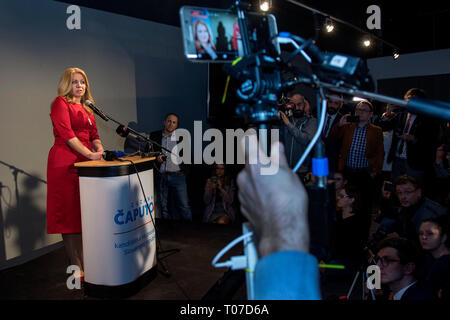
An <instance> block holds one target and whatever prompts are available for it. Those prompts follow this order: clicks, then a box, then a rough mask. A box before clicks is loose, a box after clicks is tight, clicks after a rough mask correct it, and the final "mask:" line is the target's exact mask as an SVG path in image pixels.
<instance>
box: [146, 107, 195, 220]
mask: <svg viewBox="0 0 450 320" xmlns="http://www.w3.org/2000/svg"><path fill="white" fill-rule="evenodd" d="M178 121H179V117H178V115H177V114H175V113H169V114H167V115H166V117H165V118H164V129H163V130H159V131H154V132H152V133H150V139H151V140H153V141H156V142H157V143H159V144H161V145H162V146H163V147H164V148H165V149H166V150H172V152H173V153H175V154H177V152H176V145H177V143H178V142H177V138H176V135H175V130H176V129H177V128H178ZM174 135H175V139H172V137H173V136H174ZM166 150H164V149H161V148H160V147H158V146H157V145H154V146H153V151H155V152H161V154H160V155H159V156H158V157H157V158H156V164H157V166H158V167H159V168H158V173H159V174H157V176H156V179H155V180H156V191H157V195H158V200H159V204H160V210H161V215H162V218H163V219H175V217H173V216H170V214H169V208H168V201H169V195H172V197H173V200H174V201H175V207H176V209H177V211H178V214H179V215H180V216H181V219H182V220H187V221H192V212H191V209H190V206H189V199H188V193H187V185H186V176H185V171H186V168H185V165H184V164H183V163H182V164H180V165H178V164H176V163H174V162H173V161H172V158H171V155H170V154H169V152H167V151H166Z"/></svg>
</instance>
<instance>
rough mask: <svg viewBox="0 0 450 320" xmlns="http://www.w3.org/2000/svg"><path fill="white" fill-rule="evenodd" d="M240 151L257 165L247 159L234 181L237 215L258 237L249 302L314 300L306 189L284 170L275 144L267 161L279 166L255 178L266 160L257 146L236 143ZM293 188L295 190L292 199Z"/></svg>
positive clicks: (314, 263) (317, 293) (313, 261)
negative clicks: (237, 206) (238, 202)
mask: <svg viewBox="0 0 450 320" xmlns="http://www.w3.org/2000/svg"><path fill="white" fill-rule="evenodd" d="M241 147H243V149H244V151H245V154H246V158H247V159H248V158H249V157H250V158H251V157H255V155H256V154H259V155H260V158H259V159H258V161H252V160H250V161H247V164H246V166H245V168H244V169H243V170H242V171H241V172H240V173H239V175H238V178H237V184H238V187H239V194H238V195H239V200H240V204H241V211H242V213H243V215H244V216H245V217H246V218H247V219H248V220H249V222H250V223H251V225H252V226H253V228H254V230H255V233H256V234H257V236H258V247H257V250H258V255H259V261H258V263H257V264H256V268H255V299H256V300H292V299H298V300H316V299H320V297H321V294H320V282H319V268H318V266H317V263H318V262H317V259H316V258H315V257H314V256H313V255H312V254H310V253H309V243H310V237H309V226H308V194H307V192H306V189H305V188H304V186H303V184H302V183H301V181H300V179H299V177H298V176H297V175H296V174H294V173H293V172H292V170H291V169H290V168H289V166H288V163H287V160H286V156H285V154H284V148H283V145H282V144H281V143H279V142H275V143H273V144H272V146H271V148H272V154H273V152H274V150H277V149H278V150H279V158H278V157H273V156H271V158H270V159H271V161H272V163H273V162H278V167H279V170H278V172H277V173H276V174H273V175H262V174H261V167H262V163H268V161H266V160H267V159H264V160H263V159H262V158H267V157H266V155H265V154H264V152H263V151H262V150H261V147H260V146H259V144H251V145H250V146H249V148H248V149H247V148H245V139H242V141H241ZM258 149H259V152H258V151H257V150H258ZM255 162H256V164H248V163H255ZM275 164H277V163H275ZM293 190H296V191H297V192H296V193H295V195H294V194H293ZM274 270H282V272H275V271H274Z"/></svg>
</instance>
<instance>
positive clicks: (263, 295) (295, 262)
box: [255, 251, 321, 300]
mask: <svg viewBox="0 0 450 320" xmlns="http://www.w3.org/2000/svg"><path fill="white" fill-rule="evenodd" d="M320 298H321V295H320V280H319V267H318V262H317V259H316V258H315V257H314V256H313V255H311V254H308V253H303V252H299V251H280V252H276V253H273V254H270V255H268V256H266V257H264V258H263V259H261V260H259V261H258V263H257V265H256V269H255V300H320Z"/></svg>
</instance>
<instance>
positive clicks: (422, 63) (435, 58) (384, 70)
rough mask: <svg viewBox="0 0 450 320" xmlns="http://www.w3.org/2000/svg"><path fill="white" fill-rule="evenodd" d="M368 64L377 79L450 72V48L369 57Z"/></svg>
mask: <svg viewBox="0 0 450 320" xmlns="http://www.w3.org/2000/svg"><path fill="white" fill-rule="evenodd" d="M367 64H368V66H369V69H370V73H371V75H372V77H373V78H374V80H375V81H377V80H381V79H392V78H403V77H417V76H430V75H438V74H448V73H450V49H444V50H434V51H426V52H418V53H409V54H402V55H400V58H399V59H397V60H394V59H393V58H392V57H391V56H387V57H382V58H374V59H369V60H368V61H367Z"/></svg>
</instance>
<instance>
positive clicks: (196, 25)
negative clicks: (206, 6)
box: [194, 19, 216, 53]
mask: <svg viewBox="0 0 450 320" xmlns="http://www.w3.org/2000/svg"><path fill="white" fill-rule="evenodd" d="M200 24H201V25H203V26H204V27H205V28H206V30H207V31H208V35H209V39H208V44H209V45H211V47H212V48H213V49H214V50H216V46H215V45H214V43H213V39H212V34H211V29H210V28H209V26H208V25H207V24H206V22H204V21H203V20H200V19H197V20H195V21H194V43H195V49H197V52H202V53H204V51H205V50H204V49H203V47H202V45H201V43H200V40H198V38H197V29H198V26H199V25H200Z"/></svg>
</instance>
